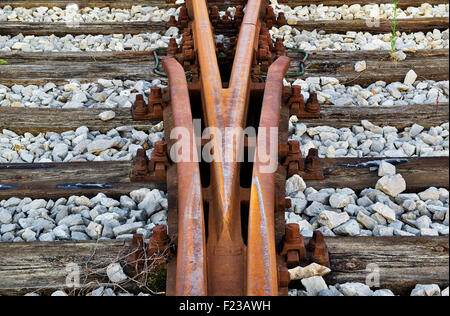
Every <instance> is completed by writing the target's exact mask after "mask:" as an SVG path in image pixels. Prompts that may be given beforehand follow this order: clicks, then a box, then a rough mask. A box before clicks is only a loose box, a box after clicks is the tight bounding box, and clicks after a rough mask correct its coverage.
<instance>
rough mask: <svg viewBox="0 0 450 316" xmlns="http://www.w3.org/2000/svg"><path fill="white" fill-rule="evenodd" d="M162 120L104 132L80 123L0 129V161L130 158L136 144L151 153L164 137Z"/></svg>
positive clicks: (25, 161) (110, 159)
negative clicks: (51, 128) (143, 127)
mask: <svg viewBox="0 0 450 316" xmlns="http://www.w3.org/2000/svg"><path fill="white" fill-rule="evenodd" d="M163 128H164V127H163V122H160V123H159V124H157V125H154V126H152V127H151V128H150V129H149V130H147V131H138V130H135V129H134V128H133V127H132V126H121V127H117V128H115V129H112V130H110V131H109V132H108V133H106V134H102V133H100V132H98V131H89V129H88V128H87V127H86V126H80V127H79V128H77V129H76V130H75V131H73V130H72V131H66V132H63V133H54V132H47V133H45V134H43V133H40V134H38V135H36V136H35V135H33V134H31V133H25V134H24V135H18V134H16V133H14V132H12V131H10V130H6V129H3V131H2V132H1V133H0V163H37V162H72V161H130V160H132V159H133V158H134V156H135V155H136V151H137V150H138V149H139V148H144V149H146V150H147V155H148V157H150V156H151V152H152V150H153V146H154V144H155V142H157V141H162V140H163V139H164V133H163V132H162V130H163Z"/></svg>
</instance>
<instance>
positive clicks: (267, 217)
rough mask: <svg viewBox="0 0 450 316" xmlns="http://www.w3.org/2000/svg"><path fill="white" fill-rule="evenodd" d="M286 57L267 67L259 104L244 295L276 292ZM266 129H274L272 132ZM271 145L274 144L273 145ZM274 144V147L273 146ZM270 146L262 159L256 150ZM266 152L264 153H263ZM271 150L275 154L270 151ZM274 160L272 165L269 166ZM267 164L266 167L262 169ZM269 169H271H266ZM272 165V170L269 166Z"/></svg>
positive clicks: (276, 293)
mask: <svg viewBox="0 0 450 316" xmlns="http://www.w3.org/2000/svg"><path fill="white" fill-rule="evenodd" d="M289 65H290V59H289V58H288V57H284V56H282V57H279V58H278V59H277V60H276V61H275V62H274V63H273V64H272V65H271V66H270V68H269V72H268V75H267V80H266V90H265V92H264V99H263V104H262V114H261V119H260V123H259V129H261V132H260V133H259V134H258V135H259V136H258V140H257V147H256V153H255V159H254V162H253V176H252V188H251V195H250V214H249V227H248V253H247V291H246V294H247V295H251V296H255V295H259V296H262V295H264V296H267V295H278V278H277V270H276V269H275V267H276V266H277V258H276V251H275V238H274V236H275V221H274V213H275V210H276V209H275V193H274V192H275V176H274V172H275V171H276V169H277V166H278V123H279V117H280V110H281V102H282V95H283V78H284V75H285V74H286V72H287V71H288V69H289ZM270 129H275V130H276V131H277V133H276V135H275V136H273V135H272V134H271V133H270ZM274 145H275V146H274ZM273 147H275V149H274V148H273ZM262 148H264V149H266V150H267V149H268V148H269V149H270V154H272V157H271V159H269V161H267V162H263V161H261V159H260V155H259V151H260V150H261V149H262ZM265 154H267V153H265ZM274 154H275V155H274ZM274 162H275V166H272V165H271V164H273V163H274ZM264 168H268V169H269V170H264ZM270 169H272V172H268V171H270ZM273 169H274V170H273Z"/></svg>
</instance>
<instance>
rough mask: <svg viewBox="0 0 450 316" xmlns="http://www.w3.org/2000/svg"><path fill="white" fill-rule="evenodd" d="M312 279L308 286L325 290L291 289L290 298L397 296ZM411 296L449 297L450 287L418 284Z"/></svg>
mask: <svg viewBox="0 0 450 316" xmlns="http://www.w3.org/2000/svg"><path fill="white" fill-rule="evenodd" d="M310 279H311V280H310V282H308V283H307V282H305V284H308V286H309V284H310V283H313V282H314V283H316V284H319V283H321V284H325V285H322V286H323V287H324V289H322V290H320V291H318V292H313V291H311V289H310V288H311V286H309V288H307V289H291V290H289V296H395V294H394V293H393V292H392V291H391V290H388V289H371V288H370V287H369V286H368V285H366V284H363V283H357V282H348V283H343V284H335V285H329V286H327V285H326V283H325V281H323V279H322V278H321V277H314V279H312V278H310ZM322 281H323V282H322ZM308 290H309V291H308ZM410 296H448V287H447V288H445V289H442V290H441V288H439V286H438V285H437V284H417V285H416V286H415V288H414V289H413V290H412V291H411V294H410Z"/></svg>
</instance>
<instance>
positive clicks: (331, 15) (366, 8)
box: [270, 0, 449, 25]
mask: <svg viewBox="0 0 450 316" xmlns="http://www.w3.org/2000/svg"><path fill="white" fill-rule="evenodd" d="M270 2H271V4H272V7H274V11H275V13H276V14H278V13H279V12H284V14H285V16H286V19H287V21H288V23H289V24H292V25H295V24H301V21H308V20H372V19H373V18H377V19H392V16H393V12H394V5H393V4H392V3H386V4H384V3H383V4H367V5H363V6H362V5H360V4H353V5H350V6H348V5H342V6H339V7H338V6H324V5H322V4H319V5H309V6H298V7H295V8H291V7H290V6H289V5H286V4H279V3H278V1H277V0H270ZM448 15H449V5H448V3H447V4H440V5H434V6H433V5H430V4H428V3H423V4H421V6H420V7H408V8H407V9H400V8H398V9H397V18H398V19H412V18H420V17H422V18H423V17H445V16H448Z"/></svg>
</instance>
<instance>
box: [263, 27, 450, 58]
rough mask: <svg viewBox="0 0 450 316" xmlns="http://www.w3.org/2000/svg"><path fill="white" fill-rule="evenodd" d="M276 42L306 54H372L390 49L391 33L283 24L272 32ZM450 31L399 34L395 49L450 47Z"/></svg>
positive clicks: (406, 50)
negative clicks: (327, 30)
mask: <svg viewBox="0 0 450 316" xmlns="http://www.w3.org/2000/svg"><path fill="white" fill-rule="evenodd" d="M270 34H271V36H272V38H273V39H276V38H281V39H283V42H284V45H285V46H287V47H294V48H300V49H303V50H306V51H317V50H319V51H322V50H325V51H330V50H333V51H373V50H384V51H389V50H390V49H391V43H390V42H391V34H390V33H384V34H370V33H367V32H366V33H364V32H354V31H348V32H346V33H345V34H336V33H326V32H325V31H323V30H313V31H306V30H303V31H300V30H298V29H296V28H294V27H292V26H289V25H284V26H282V27H280V28H277V27H273V28H272V29H271V30H270ZM448 39H449V30H448V29H447V30H445V31H443V32H441V31H440V30H437V29H435V30H433V32H427V33H426V34H425V33H423V32H416V33H400V32H398V34H397V42H396V45H395V48H396V50H401V51H404V52H415V51H416V50H423V49H445V48H448V47H449V46H448Z"/></svg>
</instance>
